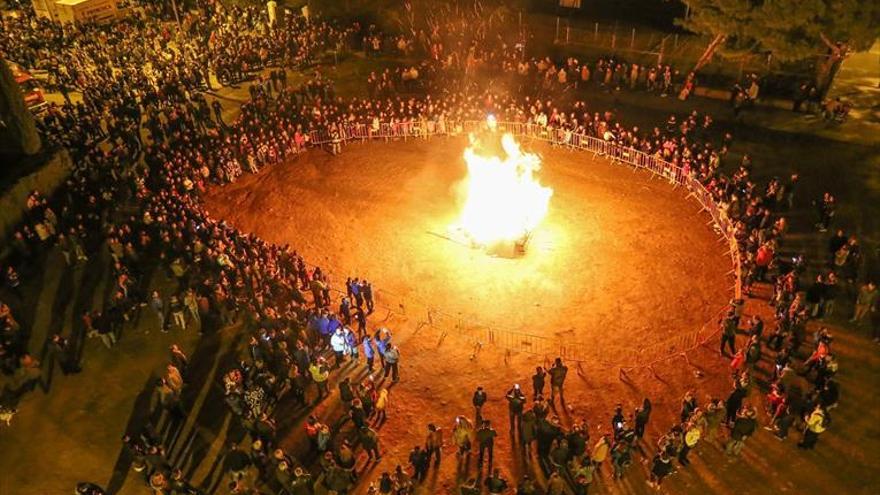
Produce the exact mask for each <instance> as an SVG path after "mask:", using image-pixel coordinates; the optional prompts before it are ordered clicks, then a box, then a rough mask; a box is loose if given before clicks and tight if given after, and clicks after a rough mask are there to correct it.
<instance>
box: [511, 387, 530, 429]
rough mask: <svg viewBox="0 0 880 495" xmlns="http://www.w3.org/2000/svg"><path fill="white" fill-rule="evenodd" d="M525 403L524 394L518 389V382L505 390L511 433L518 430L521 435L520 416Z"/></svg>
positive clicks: (521, 416)
mask: <svg viewBox="0 0 880 495" xmlns="http://www.w3.org/2000/svg"><path fill="white" fill-rule="evenodd" d="M525 403H526V396H525V395H524V394H523V393H522V390H520V388H519V384H515V385H514V386H513V388H512V389H510V390H508V391H507V411H508V413H509V414H510V432H511V433H514V431H518V432H519V434H520V435H522V418H523V408H524V407H525Z"/></svg>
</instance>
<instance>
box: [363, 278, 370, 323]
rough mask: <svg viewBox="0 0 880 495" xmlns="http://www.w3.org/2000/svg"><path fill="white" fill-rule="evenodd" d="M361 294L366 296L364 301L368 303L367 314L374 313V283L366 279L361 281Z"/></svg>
mask: <svg viewBox="0 0 880 495" xmlns="http://www.w3.org/2000/svg"><path fill="white" fill-rule="evenodd" d="M361 294H363V296H364V302H365V303H366V305H367V314H368V315H369V314H372V313H373V285H372V284H370V283H369V282H367V280H366V279H364V280H363V281H362V282H361Z"/></svg>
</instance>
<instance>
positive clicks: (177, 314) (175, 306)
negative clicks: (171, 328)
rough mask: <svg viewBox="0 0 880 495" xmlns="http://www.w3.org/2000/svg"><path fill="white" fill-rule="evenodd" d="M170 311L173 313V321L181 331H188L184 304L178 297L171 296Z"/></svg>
mask: <svg viewBox="0 0 880 495" xmlns="http://www.w3.org/2000/svg"><path fill="white" fill-rule="evenodd" d="M168 309H169V311H170V313H171V320H172V321H173V322H174V323H173V324H174V325H175V326H177V327H180V329H181V330H186V318H184V314H183V311H184V307H183V302H182V301H181V300H180V299H178V297H177V296H171V299H169V300H168Z"/></svg>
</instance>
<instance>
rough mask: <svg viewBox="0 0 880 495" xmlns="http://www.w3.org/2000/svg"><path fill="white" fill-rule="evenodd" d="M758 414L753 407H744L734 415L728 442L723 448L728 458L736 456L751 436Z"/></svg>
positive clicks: (756, 424) (755, 426)
mask: <svg viewBox="0 0 880 495" xmlns="http://www.w3.org/2000/svg"><path fill="white" fill-rule="evenodd" d="M757 415H758V412H757V411H756V410H755V408H754V406H745V407H743V408H742V410H741V411H740V412H739V414H737V415H736V421H734V422H733V429H731V430H730V441H729V442H727V445H726V446H725V447H724V452H725V453H726V454H727V455H730V456H738V455H739V453H740V452H741V451H742V448H743V445H745V441H746V439H747V438H749V437H750V436H752V433H754V432H755V428H757V426H758V422H757V419H756V418H757Z"/></svg>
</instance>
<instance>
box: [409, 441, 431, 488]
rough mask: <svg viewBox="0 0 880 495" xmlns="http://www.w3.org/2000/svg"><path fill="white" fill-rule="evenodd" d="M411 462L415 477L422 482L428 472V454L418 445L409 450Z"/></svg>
mask: <svg viewBox="0 0 880 495" xmlns="http://www.w3.org/2000/svg"><path fill="white" fill-rule="evenodd" d="M409 463H410V464H411V465H412V468H413V478H415V479H416V480H418V481H419V482H422V481H424V480H425V476H426V475H427V474H428V454H427V453H426V452H425V451H424V450H422V448H421V447H420V446H418V445H416V446H415V447H413V449H412V450H411V451H410V452H409Z"/></svg>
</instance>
